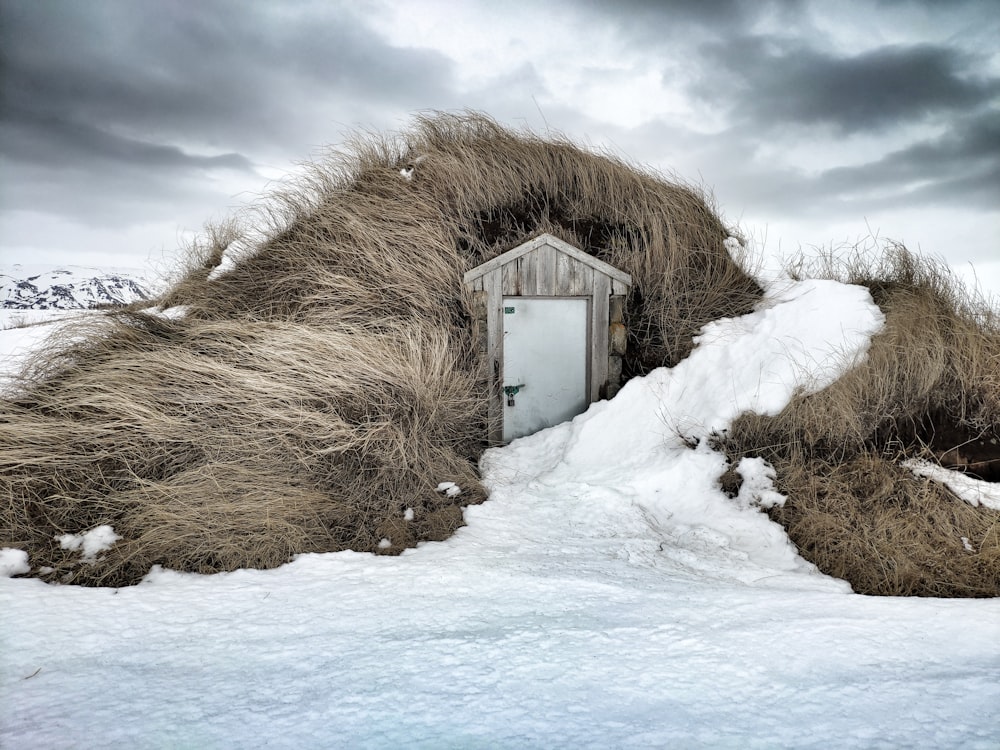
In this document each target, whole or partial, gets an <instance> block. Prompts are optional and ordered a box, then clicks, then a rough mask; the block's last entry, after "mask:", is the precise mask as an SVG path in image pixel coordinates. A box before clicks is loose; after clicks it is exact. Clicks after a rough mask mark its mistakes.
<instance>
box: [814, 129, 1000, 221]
mask: <svg viewBox="0 0 1000 750" xmlns="http://www.w3.org/2000/svg"><path fill="white" fill-rule="evenodd" d="M818 182H819V185H820V186H821V188H822V190H823V191H824V192H826V193H828V194H831V195H839V196H852V195H857V196H864V200H866V201H869V202H873V203H877V204H879V205H904V204H905V205H908V206H920V205H927V204H938V205H939V204H942V203H949V204H957V205H961V206H965V207H975V208H982V209H984V210H995V209H996V207H997V206H1000V110H988V111H986V112H984V113H982V114H980V115H978V116H975V117H970V118H968V119H967V120H964V121H961V122H960V123H958V124H957V126H956V127H955V128H954V129H951V130H949V131H948V132H947V133H946V134H944V135H942V136H940V137H938V138H935V139H932V140H925V141H920V142H918V143H915V144H912V145H910V146H907V147H905V148H902V149H899V150H897V151H893V152H890V153H888V154H886V155H885V156H884V157H882V158H881V159H878V160H876V161H873V162H871V163H868V164H864V165H861V166H853V167H838V168H835V169H830V170H827V171H825V172H824V173H822V174H821V175H820V176H819V178H818ZM873 192H874V193H880V194H881V197H879V198H876V199H872V198H871V197H869V196H870V195H871V193H873ZM857 199H859V198H856V199H855V200H857Z"/></svg>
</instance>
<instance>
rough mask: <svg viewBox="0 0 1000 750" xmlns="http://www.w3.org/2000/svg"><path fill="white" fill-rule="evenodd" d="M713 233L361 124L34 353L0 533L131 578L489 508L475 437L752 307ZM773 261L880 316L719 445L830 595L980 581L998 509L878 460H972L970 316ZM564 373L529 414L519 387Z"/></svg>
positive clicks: (994, 350) (933, 282) (889, 282)
mask: <svg viewBox="0 0 1000 750" xmlns="http://www.w3.org/2000/svg"><path fill="white" fill-rule="evenodd" d="M734 233H735V232H734V231H733V230H732V229H731V228H727V227H726V225H725V224H724V222H723V221H722V219H721V218H720V217H719V216H718V214H717V213H716V212H715V210H714V209H713V207H712V205H711V203H710V202H709V201H708V200H707V199H706V196H705V195H704V194H703V193H702V192H701V191H700V190H698V189H696V188H693V187H691V186H688V185H685V184H681V183H677V182H675V181H672V180H668V179H665V178H664V177H663V176H662V175H659V174H656V173H653V172H650V171H647V170H645V169H642V168H637V167H635V166H633V165H629V164H627V163H625V162H623V161H622V160H620V159H618V158H614V157H610V156H607V155H602V154H596V153H594V152H592V151H590V150H586V149H583V148H580V147H578V146H576V145H574V144H572V143H570V142H568V141H566V140H563V139H560V138H553V137H541V136H537V135H534V134H531V133H526V132H520V131H518V132H515V131H512V130H508V129H506V128H504V127H502V126H500V125H498V124H497V123H495V122H494V121H492V120H490V119H489V118H487V117H485V116H482V115H478V114H454V115H453V114H435V115H429V116H425V117H420V118H418V119H417V120H416V122H415V124H414V126H413V127H412V129H411V130H409V131H407V132H404V133H402V134H398V135H390V136H384V137H381V136H366V137H364V138H361V139H359V140H357V141H356V142H354V143H353V144H352V145H351V147H350V148H348V149H347V150H345V151H344V152H342V153H336V154H331V155H330V156H328V157H327V158H326V159H325V160H324V161H322V162H321V163H318V164H316V165H314V166H313V167H312V168H311V169H310V170H309V172H308V173H307V175H306V176H305V177H304V178H302V179H301V180H300V182H299V183H298V184H296V185H295V186H293V187H292V188H290V189H288V190H286V191H284V192H280V193H278V194H276V195H274V196H272V197H271V199H270V200H269V201H268V203H267V204H266V205H264V206H263V207H259V208H258V209H257V210H256V213H252V214H248V215H247V216H245V217H243V218H242V220H239V221H237V220H234V221H233V222H231V223H229V224H226V225H223V226H218V227H215V228H213V229H211V230H209V231H208V232H207V233H206V235H205V237H203V238H202V239H201V240H199V241H198V242H197V243H195V245H194V246H193V247H192V248H191V251H190V254H189V261H188V264H187V267H186V268H185V269H184V270H183V272H182V273H180V274H179V275H178V277H177V279H176V281H175V282H174V283H173V285H172V286H171V287H170V288H169V290H168V291H167V292H166V293H165V294H164V296H163V297H162V298H161V299H160V300H158V305H157V307H156V308H148V307H147V308H143V307H140V306H135V307H131V308H125V309H122V310H118V311H114V312H110V313H108V314H107V315H104V316H101V317H100V318H97V319H94V320H91V321H89V322H88V323H86V324H80V325H79V326H77V327H75V328H72V329H67V330H66V332H65V335H64V340H63V341H62V342H54V343H51V344H50V345H49V346H47V347H46V348H45V349H44V350H43V351H42V352H41V353H40V354H39V355H37V356H36V357H35V358H34V359H33V360H32V361H31V362H30V363H29V366H28V367H27V369H26V370H25V372H24V377H23V378H22V380H21V381H20V383H19V385H18V386H17V387H16V388H15V389H14V390H13V391H11V393H9V394H7V396H6V397H5V398H4V399H3V400H2V402H0V423H2V424H3V429H2V430H0V514H2V524H0V530H2V533H3V537H4V538H3V539H0V546H10V547H16V548H19V549H24V550H27V551H29V553H30V558H31V561H32V566H33V568H32V573H31V575H36V576H39V577H42V578H44V579H46V580H51V581H54V582H56V581H58V582H68V583H82V584H87V585H126V584H130V583H135V582H137V581H139V580H141V578H142V577H143V576H144V575H145V574H146V573H147V572H148V570H149V569H150V567H151V566H152V565H163V566H165V567H169V568H174V569H178V570H187V571H195V572H202V573H211V572H217V571H225V570H233V569H236V568H240V567H261V568H266V567H274V566H277V565H281V564H283V563H285V562H286V561H288V560H289V559H290V558H291V557H292V556H294V555H295V554H297V553H302V552H324V551H334V550H342V549H353V550H358V551H364V552H372V553H377V554H395V553H399V552H400V551H402V550H403V549H405V548H407V547H412V546H414V545H415V544H417V543H418V542H420V541H425V540H441V539H445V538H447V537H448V536H449V535H450V534H451V533H452V532H453V531H454V530H455V529H456V528H458V527H459V526H460V525H461V524H462V507H463V506H465V505H468V504H471V503H479V502H483V501H484V500H486V492H485V490H484V489H483V487H482V486H481V485H480V483H479V480H478V476H477V461H478V458H479V456H480V455H481V454H482V452H483V450H484V449H485V448H486V447H488V446H490V445H492V444H497V443H502V442H506V441H507V440H510V439H513V438H514V437H517V436H518V435H521V434H527V433H528V432H532V431H534V430H537V429H540V428H541V427H544V426H546V425H547V424H550V423H552V422H553V421H562V420H564V419H566V418H570V417H572V416H573V415H574V414H576V413H579V412H581V411H583V410H584V409H586V407H587V405H588V404H589V403H591V402H592V401H596V400H599V399H603V398H609V397H613V396H614V394H615V392H616V391H617V389H618V387H619V385H620V384H621V383H623V382H625V381H627V380H628V379H629V378H632V377H634V376H637V375H643V374H645V373H647V372H649V371H650V370H651V369H653V368H657V367H661V366H668V367H669V366H672V365H674V364H676V363H677V362H679V361H680V360H681V359H683V358H684V357H685V356H686V355H687V354H688V353H689V352H690V351H691V348H692V346H693V341H692V338H693V337H694V336H695V335H696V334H697V332H698V331H699V329H700V328H701V327H702V326H703V325H705V324H706V323H708V322H710V321H712V320H715V319H718V318H720V317H727V316H737V315H741V314H744V313H746V312H749V311H751V310H752V309H753V307H754V305H755V303H756V302H757V301H758V300H759V299H760V296H761V293H762V290H761V288H760V286H759V285H758V283H757V282H756V281H755V280H754V278H753V277H752V276H751V275H749V274H748V273H747V272H746V271H745V270H744V269H743V267H742V266H741V265H740V263H739V262H737V260H738V259H736V260H734V258H733V257H732V255H731V254H730V250H731V249H733V248H734V240H732V239H730V237H731V235H733V234H734ZM800 271H801V272H802V273H807V272H814V273H822V274H824V275H827V276H830V277H834V278H838V279H839V280H842V281H849V282H851V283H863V284H867V285H868V286H869V288H870V289H871V290H872V294H873V297H874V299H875V301H876V302H877V303H878V304H879V305H880V307H882V309H883V311H884V312H885V314H886V317H887V324H886V329H885V331H884V332H883V333H882V334H879V336H877V337H876V339H875V340H874V341H873V345H872V350H871V355H870V357H869V359H868V361H867V362H866V363H864V364H863V365H859V366H858V367H856V368H855V369H854V370H852V371H850V372H849V373H848V375H847V376H845V378H843V379H842V380H841V381H838V383H836V384H835V385H834V386H831V387H830V388H828V389H826V390H824V391H823V392H821V393H818V394H814V395H813V396H811V397H807V398H800V399H796V400H795V401H794V402H793V403H792V404H791V405H790V406H789V408H788V409H786V412H785V413H782V414H781V415H779V416H777V417H773V418H761V417H754V416H752V415H750V416H747V417H745V418H743V419H741V420H740V421H739V422H738V423H737V424H736V425H734V428H733V430H731V432H730V433H729V434H727V435H721V436H719V438H718V440H719V445H721V446H722V447H723V448H724V449H725V450H726V452H727V454H728V455H729V456H731V457H732V458H733V459H736V458H738V457H739V456H742V455H760V456H762V457H764V458H765V459H766V460H768V461H769V462H771V463H772V465H773V466H774V467H775V469H776V471H777V474H778V486H779V489H780V490H781V491H782V492H784V493H786V494H788V495H789V497H790V501H789V503H788V504H787V505H786V507H785V508H783V509H780V510H778V511H776V512H775V513H774V516H773V517H775V518H776V520H778V521H779V522H780V523H782V524H784V525H785V526H786V528H788V529H789V534H790V536H791V538H792V540H793V541H794V542H795V543H796V544H797V545H798V546H799V548H800V550H801V551H802V554H803V555H804V556H805V557H807V558H808V559H811V560H813V561H814V562H816V563H817V564H818V565H819V566H820V567H821V568H822V569H823V570H825V571H827V572H830V573H831V574H833V575H837V576H839V577H842V578H845V579H847V580H849V581H850V582H851V583H852V584H853V585H854V586H855V588H856V590H858V591H860V592H864V593H882V594H887V593H888V594H923V595H948V596H953V595H972V596H994V595H997V594H998V593H1000V523H998V519H997V516H998V514H997V513H996V512H995V511H989V510H987V509H984V508H974V507H972V506H969V505H966V504H963V503H960V502H957V501H956V500H955V499H954V498H952V497H950V496H949V495H948V492H947V490H945V489H944V488H942V487H940V486H939V485H936V484H933V483H931V482H929V481H927V480H926V479H920V478H918V477H915V476H913V475H912V473H911V472H908V471H907V470H906V469H904V468H902V467H901V466H900V464H899V458H900V456H902V455H923V456H931V457H933V458H934V459H935V460H937V461H939V462H941V463H944V464H946V465H952V466H956V467H958V468H961V469H964V470H967V471H971V472H973V473H975V472H976V471H978V474H979V475H980V476H985V475H987V474H989V472H990V471H992V470H994V469H993V467H995V466H996V464H995V459H996V457H997V451H996V449H995V445H996V442H995V439H996V438H997V435H998V417H997V415H998V414H1000V374H998V371H1000V367H997V366H996V363H997V362H1000V335H998V328H997V319H996V315H995V312H993V311H992V310H990V309H989V308H988V307H985V306H983V305H981V304H978V303H977V302H976V301H975V300H969V299H967V298H966V297H963V296H961V295H958V294H957V293H955V292H954V290H953V288H952V287H951V286H949V285H948V283H947V279H946V278H945V273H944V272H943V271H942V270H941V269H940V268H938V267H936V266H933V264H923V263H922V262H919V261H918V260H917V259H915V258H914V257H913V256H911V255H910V254H909V253H907V252H906V251H905V249H903V248H888V249H887V252H886V254H885V255H884V256H883V257H882V258H881V259H879V260H878V261H875V262H873V263H870V264H868V265H867V266H865V265H864V264H862V263H839V262H836V261H834V260H829V261H828V262H827V263H826V265H825V266H824V267H823V268H822V269H818V270H817V269H811V270H807V269H804V268H803V269H800ZM926 310H933V311H934V315H933V317H932V318H927V317H926V315H925V312H926ZM164 311H170V313H171V314H165V313H164ZM915 312H918V313H919V314H921V315H925V320H926V321H927V322H926V324H925V325H922V326H921V327H920V330H919V332H918V333H915V332H914V328H913V326H912V325H910V324H909V321H910V320H911V319H912V317H913V315H914V314H915ZM175 313H176V314H175ZM553 330H554V331H558V332H559V333H558V335H556V336H554V337H553V336H552V335H550V334H547V333H546V331H549V332H551V331H553ZM546 336H548V338H546ZM914 336H917V338H913V337H914ZM957 346H962V347H964V348H963V349H962V352H963V353H961V354H960V355H959V356H953V353H954V351H957V349H956V347H957ZM900 352H902V353H903V354H900ZM546 355H551V356H550V359H549V360H548V364H546V359H545V357H546ZM908 358H914V359H919V360H920V363H921V367H919V368H911V367H910V366H911V364H912V363H911V362H910V359H908ZM928 362H930V363H931V365H932V366H931V367H928V364H927V363H928ZM539 363H541V364H539ZM567 363H570V364H567ZM991 363H992V364H991ZM908 368H910V369H908ZM913 372H919V373H920V377H919V378H914V377H913V376H912V373H913ZM546 389H548V390H546ZM562 391H566V392H567V393H568V395H567V396H566V397H565V399H564V400H563V401H561V402H560V403H559V405H558V407H557V408H556V409H555V411H554V413H544V409H542V407H541V406H539V399H538V394H549V395H551V394H552V393H556V392H562ZM551 400H552V399H551V398H549V396H545V398H542V399H541V403H542V404H544V403H546V402H548V401H551ZM540 410H541V411H540ZM991 440H993V441H994V442H993V443H992V444H991V443H990V441H991ZM956 446H960V447H956ZM991 446H993V447H992V448H991ZM948 451H951V453H948ZM963 461H964V464H963V463H962V462H963ZM991 462H994V463H991ZM972 464H976V465H975V466H972ZM994 476H995V475H994ZM719 481H720V483H721V485H722V486H723V488H726V487H727V483H728V482H731V479H730V478H727V477H725V476H724V477H720V480H719ZM102 525H108V526H111V527H113V529H114V532H115V534H116V535H117V536H118V537H119V539H118V541H117V542H116V543H115V544H114V545H113V546H112V547H111V548H110V549H109V550H107V551H106V552H105V553H103V554H102V556H101V557H99V558H98V559H94V560H89V561H81V559H80V556H79V553H78V552H74V551H72V550H66V549H63V547H62V546H61V545H60V543H59V541H58V540H59V537H60V536H61V535H63V534H75V533H80V532H83V531H86V530H88V529H93V528H96V527H100V526H102ZM894 535H895V536H894ZM962 538H965V539H966V540H971V544H972V545H973V546H974V548H975V549H976V550H977V552H976V553H975V554H969V553H968V552H966V551H965V550H964V549H963V546H962V542H961V541H959V540H960V539H962ZM956 545H957V547H956ZM941 549H945V550H946V552H947V554H941Z"/></svg>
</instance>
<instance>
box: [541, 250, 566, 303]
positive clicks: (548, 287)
mask: <svg viewBox="0 0 1000 750" xmlns="http://www.w3.org/2000/svg"><path fill="white" fill-rule="evenodd" d="M559 254H561V255H565V253H559ZM556 255H557V252H556V249H555V248H554V247H552V245H549V244H545V245H539V247H538V249H537V250H536V251H535V252H534V257H535V294H536V295H537V296H539V297H554V296H555V293H556Z"/></svg>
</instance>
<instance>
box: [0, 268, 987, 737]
mask: <svg viewBox="0 0 1000 750" xmlns="http://www.w3.org/2000/svg"><path fill="white" fill-rule="evenodd" d="M880 323H881V318H880V316H879V315H878V312H877V309H875V308H874V307H873V306H872V305H871V302H870V299H868V298H867V295H866V294H862V293H861V292H860V291H858V289H857V288H856V287H844V286H843V285H839V284H823V283H812V282H809V283H802V284H797V285H789V286H788V287H787V288H786V289H785V290H784V291H782V292H778V293H775V294H774V295H772V296H771V297H770V299H769V301H768V303H767V304H766V305H764V306H762V309H761V310H760V311H759V312H757V313H754V314H752V315H750V316H744V317H743V318H739V319H736V320H732V321H718V322H716V323H713V324H712V325H711V326H708V327H707V328H706V330H705V332H704V333H703V335H702V336H701V338H700V345H699V347H698V349H696V351H695V353H694V354H693V355H692V357H691V358H689V359H688V360H686V361H685V362H684V363H681V364H680V365H678V366H677V367H675V368H673V369H672V370H670V371H667V370H661V371H657V372H655V373H653V374H651V375H650V376H649V377H647V378H645V379H642V380H635V381H632V382H630V383H629V384H628V386H627V387H626V388H624V389H623V390H622V392H621V393H620V394H619V395H618V396H617V397H616V398H615V399H614V401H612V402H610V403H604V404H597V405H595V406H594V407H593V408H592V409H591V410H590V411H588V412H587V414H585V415H581V416H580V417H578V418H577V419H576V420H574V421H573V422H572V423H570V424H566V425H561V426H559V427H556V428H553V429H551V430H547V431H544V432H542V433H538V434H537V435H534V436H531V437H529V438H525V439H523V440H520V441H516V442H515V443H513V444H511V445H510V446H508V447H507V448H504V449H499V450H494V451H490V452H488V453H487V455H486V456H485V457H484V464H483V465H484V470H485V481H486V482H487V483H488V484H489V486H490V487H491V492H492V494H491V499H490V500H489V501H488V502H486V503H484V504H483V505H480V506H474V507H470V508H468V509H467V510H466V520H467V521H468V526H466V527H464V528H462V529H460V530H459V531H458V532H457V533H456V534H455V536H454V537H452V538H451V539H449V540H448V541H446V542H442V543H434V544H424V545H422V546H421V547H419V548H418V549H415V550H408V551H407V552H405V553H404V554H403V555H402V556H400V557H398V558H391V557H375V556H372V555H366V554H358V553H351V552H346V553H337V554H329V555H303V556H300V557H299V558H298V559H297V560H296V561H295V562H293V563H290V564H289V565H286V566H284V567H283V568H280V569H277V570H271V571H249V570H248V571H237V572H234V573H230V574H224V575H217V576H206V577H201V576H193V575H186V574H179V573H173V572H169V571H160V570H157V571H153V572H152V573H151V574H150V575H149V576H148V577H147V579H146V581H145V582H144V583H142V584H141V585H139V586H135V587H131V588H125V589H120V590H112V589H82V588H76V587H58V586H46V585H44V584H41V583H39V582H38V581H36V580H30V579H27V580H25V579H0V747H4V748H40V747H44V748H63V747H65V748H74V747H119V748H164V747H169V748H173V747H192V748H231V747H265V746H266V747H272V748H331V747H345V748H347V747H350V748H383V747H385V748H388V747H401V746H405V747H417V748H486V747H489V748H535V747H538V748H542V747H545V748H549V747H573V748H576V747H594V748H608V747H616V748H630V747H634V748H648V747H732V748H754V747H760V748H774V747H802V748H824V749H825V748H829V747H858V748H872V747H926V748H937V747H971V748H994V749H995V748H997V747H998V746H1000V717H998V708H997V707H998V706H1000V600H980V601H965V600H934V599H887V598H870V597H862V596H857V595H854V594H851V593H850V592H849V589H848V588H847V587H846V586H845V584H843V583H842V582H839V581H835V580H833V579H831V578H828V577H826V576H823V575H821V574H819V573H818V572H816V571H815V569H814V568H812V566H810V565H808V564H807V563H805V562H804V561H802V560H801V558H799V557H798V556H797V555H796V554H795V551H794V549H793V548H792V547H791V545H790V544H789V543H788V541H787V538H786V537H785V536H784V534H783V532H781V530H780V528H779V527H777V526H776V525H774V524H772V523H771V522H770V521H768V520H767V518H766V516H764V515H763V514H760V513H758V512H757V511H756V510H755V509H753V508H751V507H747V505H746V503H740V502H738V501H735V500H730V499H728V498H726V497H725V496H724V495H722V494H721V492H720V491H719V490H718V488H717V485H716V477H717V476H718V474H719V473H720V472H721V471H722V469H723V468H724V467H725V463H724V460H723V459H722V457H721V456H719V455H718V454H716V453H714V452H712V451H711V450H709V448H708V447H707V446H706V445H705V444H704V443H703V442H702V443H700V444H699V445H698V447H696V448H689V447H687V445H686V444H685V438H686V439H687V441H688V442H692V443H693V442H695V441H697V440H699V439H700V438H703V437H705V436H706V435H708V434H709V433H710V432H711V431H712V430H717V429H724V428H725V426H726V424H728V421H729V420H730V419H731V418H732V417H733V416H735V415H736V414H737V413H738V412H739V411H741V410H743V409H746V408H755V409H758V410H761V411H772V410H776V409H780V408H781V406H782V404H783V400H787V398H788V397H789V396H790V395H791V393H792V392H793V391H794V390H795V389H796V388H799V387H803V388H819V387H822V386H823V385H824V384H825V383H827V382H830V381H831V380H832V379H833V378H835V377H836V375H837V372H838V371H839V367H840V366H842V364H843V362H844V361H849V360H851V359H852V358H854V357H857V356H862V355H863V352H864V350H865V348H866V346H867V340H868V336H869V335H870V334H871V333H872V332H873V331H874V330H876V329H877V328H878V326H879V325H880ZM836 362H841V365H839V366H836V367H835V366H834V365H835V363H836ZM722 383H725V384H726V386H727V387H726V388H725V389H722V385H721V384H722ZM720 396H721V397H720ZM441 479H442V481H447V479H448V478H447V477H442V478H441Z"/></svg>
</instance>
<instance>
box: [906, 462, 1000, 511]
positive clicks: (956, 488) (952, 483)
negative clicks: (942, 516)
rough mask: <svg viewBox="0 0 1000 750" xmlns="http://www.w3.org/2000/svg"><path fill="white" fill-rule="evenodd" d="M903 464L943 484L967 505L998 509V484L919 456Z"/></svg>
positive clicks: (918, 473) (999, 492)
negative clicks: (947, 467)
mask: <svg viewBox="0 0 1000 750" xmlns="http://www.w3.org/2000/svg"><path fill="white" fill-rule="evenodd" d="M903 466H905V467H906V468H907V469H909V470H910V471H912V472H913V473H914V474H916V475H917V476H918V477H926V478H927V479H930V480H931V481H934V482H938V483H939V484H943V485H944V486H945V487H947V488H948V489H949V490H951V491H952V492H953V493H954V494H955V496H956V497H958V498H959V499H960V500H964V501H965V502H967V503H968V504H969V505H973V506H977V505H982V506H983V507H985V508H992V509H993V510H1000V484H996V483H994V482H984V481H983V480H981V479H976V478H975V477H970V476H969V475H967V474H963V473H962V472H960V471H952V470H951V469H946V468H944V467H943V466H940V465H938V464H932V463H931V462H930V461H924V460H923V459H920V458H913V459H910V460H908V461H904V462H903Z"/></svg>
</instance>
